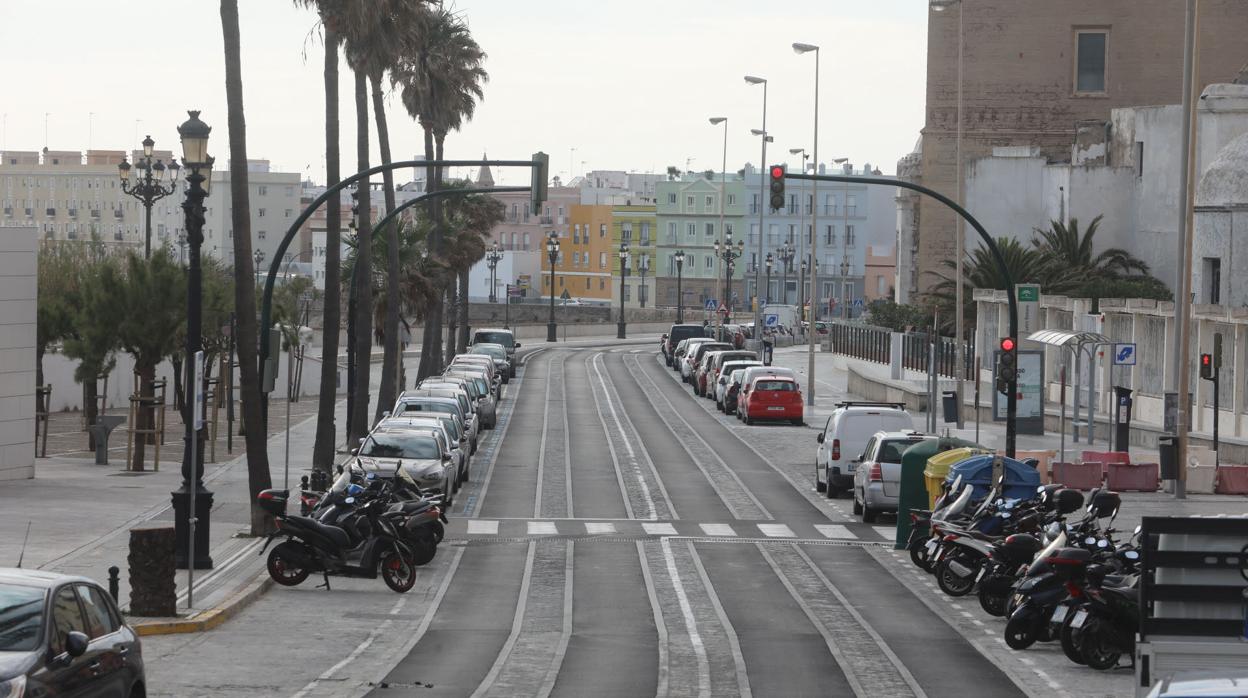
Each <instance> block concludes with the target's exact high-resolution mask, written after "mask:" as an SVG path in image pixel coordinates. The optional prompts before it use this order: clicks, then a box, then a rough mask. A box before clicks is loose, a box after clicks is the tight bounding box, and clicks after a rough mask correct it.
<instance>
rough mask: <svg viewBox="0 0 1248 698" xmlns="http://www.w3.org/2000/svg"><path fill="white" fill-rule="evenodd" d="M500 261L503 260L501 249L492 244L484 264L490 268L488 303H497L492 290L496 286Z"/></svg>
mask: <svg viewBox="0 0 1248 698" xmlns="http://www.w3.org/2000/svg"><path fill="white" fill-rule="evenodd" d="M502 259H503V251H502V248H500V247H499V246H498V243H497V242H496V243H494V244H493V246H491V247H490V251H489V252H487V253H485V264H486V266H488V267H489V268H490V302H491V303H497V302H498V294H497V293H496V292H495V290H494V289H495V288H496V287H497V286H498V276H497V269H498V263H499V262H500V261H502Z"/></svg>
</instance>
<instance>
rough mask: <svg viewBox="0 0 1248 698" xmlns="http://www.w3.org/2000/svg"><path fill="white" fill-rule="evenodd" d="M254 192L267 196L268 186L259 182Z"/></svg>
mask: <svg viewBox="0 0 1248 698" xmlns="http://www.w3.org/2000/svg"><path fill="white" fill-rule="evenodd" d="M256 193H257V194H259V195H260V196H268V195H269V188H268V187H266V186H264V185H263V184H261V185H260V186H258V187H256Z"/></svg>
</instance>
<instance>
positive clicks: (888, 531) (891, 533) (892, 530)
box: [871, 526, 897, 538]
mask: <svg viewBox="0 0 1248 698" xmlns="http://www.w3.org/2000/svg"><path fill="white" fill-rule="evenodd" d="M871 528H874V529H875V532H876V533H878V534H880V535H881V536H884V537H885V538H894V537H896V535H897V527H896V526H872V527H871Z"/></svg>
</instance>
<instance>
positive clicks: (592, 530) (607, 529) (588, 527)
mask: <svg viewBox="0 0 1248 698" xmlns="http://www.w3.org/2000/svg"><path fill="white" fill-rule="evenodd" d="M585 532H586V533H589V534H600V533H615V524H613V523H603V522H601V521H587V522H586V523H585Z"/></svg>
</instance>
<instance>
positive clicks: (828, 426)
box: [815, 402, 914, 499]
mask: <svg viewBox="0 0 1248 698" xmlns="http://www.w3.org/2000/svg"><path fill="white" fill-rule="evenodd" d="M912 428H914V419H913V418H912V417H911V416H910V413H909V412H906V408H905V405H903V404H901V403H899V402H898V403H892V402H841V403H838V404H837V405H836V407H835V408H834V409H833V410H832V414H830V415H828V421H827V422H826V423H825V424H824V425H823V431H821V432H819V435H818V436H816V437H815V440H816V441H818V442H819V448H818V450H817V451H815V489H816V490H818V491H819V492H823V493H825V494H826V495H827V496H828V498H829V499H833V498H835V497H839V496H841V493H842V492H850V491H851V490H852V489H853V485H854V466H855V459H857V458H858V456H859V455H861V454H862V449H863V447H864V446H866V445H867V439H869V438H871V435H872V434H874V433H876V432H877V431H905V430H907V429H912Z"/></svg>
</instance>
